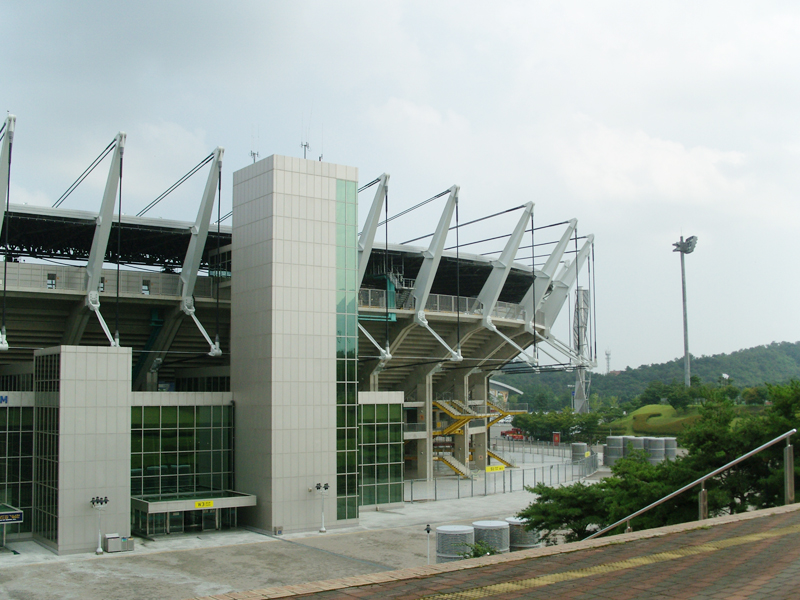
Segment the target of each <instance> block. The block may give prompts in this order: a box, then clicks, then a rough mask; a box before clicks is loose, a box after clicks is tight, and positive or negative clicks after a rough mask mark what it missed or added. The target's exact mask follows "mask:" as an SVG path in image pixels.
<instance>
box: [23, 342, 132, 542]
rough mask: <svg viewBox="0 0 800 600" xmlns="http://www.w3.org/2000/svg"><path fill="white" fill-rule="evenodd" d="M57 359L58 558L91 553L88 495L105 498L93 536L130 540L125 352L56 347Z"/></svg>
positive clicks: (92, 517)
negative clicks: (58, 361)
mask: <svg viewBox="0 0 800 600" xmlns="http://www.w3.org/2000/svg"><path fill="white" fill-rule="evenodd" d="M52 350H56V351H58V350H59V349H58V348H56V349H52ZM47 351H48V350H45V351H44V352H47ZM38 352H41V351H37V353H38ZM60 355H61V381H60V391H59V420H60V422H59V453H58V479H59V495H58V511H59V514H58V551H59V553H60V554H65V553H72V552H88V551H91V550H92V549H94V548H96V547H97V532H98V515H97V511H96V510H94V509H93V508H92V507H91V504H90V503H89V501H90V500H91V498H93V497H94V496H103V497H105V496H107V497H108V499H109V503H108V506H107V507H106V508H105V509H104V510H103V514H102V522H101V529H102V530H103V531H104V532H105V533H118V534H119V535H121V536H129V535H130V461H131V454H130V447H131V408H130V406H131V397H130V396H131V391H130V389H131V349H130V348H111V347H86V346H61V348H60Z"/></svg>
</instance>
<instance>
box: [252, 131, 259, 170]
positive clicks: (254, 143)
mask: <svg viewBox="0 0 800 600" xmlns="http://www.w3.org/2000/svg"><path fill="white" fill-rule="evenodd" d="M258 137H259V136H258V126H257V125H256V133H255V135H251V136H250V147H251V148H252V149H251V150H250V158H252V159H253V162H254V163H255V162H256V159H257V158H258V150H256V148H257V147H258Z"/></svg>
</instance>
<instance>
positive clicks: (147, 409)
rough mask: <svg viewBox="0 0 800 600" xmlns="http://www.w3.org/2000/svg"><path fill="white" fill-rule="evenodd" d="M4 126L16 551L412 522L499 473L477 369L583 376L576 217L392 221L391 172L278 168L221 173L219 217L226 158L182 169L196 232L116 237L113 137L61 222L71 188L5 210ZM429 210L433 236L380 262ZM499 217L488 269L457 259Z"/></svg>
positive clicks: (3, 344)
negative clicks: (450, 483)
mask: <svg viewBox="0 0 800 600" xmlns="http://www.w3.org/2000/svg"><path fill="white" fill-rule="evenodd" d="M15 123H16V118H15V117H14V116H11V115H10V116H9V117H8V118H7V119H6V121H5V124H4V125H3V130H2V133H0V135H2V136H3V137H2V149H1V152H0V181H2V187H3V198H2V200H3V202H2V205H3V207H4V211H3V215H2V232H0V243H2V244H3V245H4V247H5V250H4V256H5V261H4V263H3V276H2V287H3V290H2V293H3V300H2V302H3V308H2V333H1V334H0V453H2V455H0V461H2V463H1V464H0V473H2V474H3V477H4V479H3V482H2V485H0V495H2V498H0V502H1V503H3V504H5V505H6V507H5V508H7V509H8V510H7V511H6V512H7V514H8V515H9V517H8V518H7V519H6V523H7V524H6V525H4V527H5V529H6V530H7V534H8V536H9V537H10V538H19V539H24V538H32V539H34V540H36V541H37V542H39V543H41V544H42V545H44V546H46V547H48V548H51V549H52V550H53V551H55V552H57V553H59V554H63V553H73V552H87V551H92V550H94V549H95V547H96V546H97V545H98V523H99V524H100V529H102V530H103V531H106V532H110V531H113V532H117V533H119V534H120V535H121V536H123V537H128V536H130V535H132V534H135V535H142V536H146V537H152V536H157V535H162V534H168V533H177V532H192V531H204V530H213V529H222V528H229V527H241V526H246V527H250V528H253V529H255V530H259V531H265V532H269V533H271V534H281V533H284V532H291V531H304V530H313V529H318V528H320V524H321V523H320V519H321V517H322V515H325V517H327V526H328V527H337V526H343V525H347V524H353V523H355V522H357V519H358V513H359V509H360V508H361V507H364V506H374V505H391V504H393V503H398V502H402V501H403V482H404V480H406V479H408V478H422V479H430V478H433V477H436V476H440V475H442V476H443V475H445V474H446V475H449V476H451V477H470V476H471V474H472V473H473V472H474V471H475V470H484V469H485V468H486V467H487V466H489V465H490V464H496V463H498V462H499V463H503V462H504V458H503V457H502V456H501V455H499V454H497V453H495V452H492V450H491V448H490V447H489V443H488V435H489V428H490V427H491V425H492V424H493V423H496V422H497V421H499V420H500V419H502V418H504V417H506V416H508V415H511V414H515V412H517V411H518V410H522V409H524V407H520V406H514V405H510V404H508V403H506V402H505V401H503V400H502V398H497V397H495V396H494V395H493V394H491V393H490V384H489V380H490V378H491V376H492V375H493V374H495V373H497V372H498V371H500V370H502V369H504V368H508V366H509V365H510V364H513V365H517V366H516V367H515V368H519V366H520V365H521V366H522V367H524V368H525V369H529V370H532V371H537V370H543V369H566V370H573V369H574V370H576V371H577V375H578V381H582V379H581V378H582V377H585V372H586V370H587V369H591V368H592V367H593V366H594V365H595V360H596V348H594V341H593V340H594V336H593V333H592V327H593V322H594V315H593V309H592V307H591V298H592V296H593V294H591V293H590V292H591V291H593V287H592V286H593V274H594V270H593V268H592V260H593V237H592V236H591V235H586V236H583V237H582V236H579V235H578V233H577V221H576V220H575V219H567V220H564V221H562V222H559V223H547V224H538V223H535V222H534V216H533V215H534V212H533V211H534V206H533V204H532V203H527V204H524V205H521V206H518V207H515V208H513V209H508V210H504V211H502V212H501V213H496V214H492V215H486V216H484V217H481V218H480V219H473V220H472V221H468V222H465V223H459V220H458V197H459V193H460V189H459V187H458V186H456V185H454V186H452V187H451V188H449V189H447V190H443V191H441V192H439V193H437V194H436V195H434V196H432V197H431V198H430V199H428V200H425V201H424V202H422V203H420V204H417V205H415V206H412V207H411V208H408V209H405V210H404V211H402V212H401V213H398V214H396V215H389V214H388V211H387V209H386V206H387V202H386V198H387V195H388V189H389V184H390V177H389V175H388V174H382V175H380V176H379V177H377V178H375V179H373V180H371V181H370V182H369V183H367V184H365V185H361V186H360V187H359V175H358V170H357V169H356V168H355V167H352V166H343V165H335V164H331V163H326V162H322V161H314V160H306V159H301V158H293V157H286V156H279V155H273V156H270V157H268V158H265V159H263V160H260V161H257V162H254V163H253V164H251V165H248V166H247V167H245V168H243V169H240V170H238V171H236V172H235V173H233V189H232V190H226V191H225V193H226V194H232V202H233V210H232V211H231V213H230V214H229V215H221V214H220V211H219V202H218V201H216V200H217V198H218V195H219V194H220V193H222V184H221V172H222V165H223V155H224V151H223V149H222V148H217V149H216V150H215V151H214V152H212V153H211V154H210V155H209V156H208V157H206V159H204V161H203V162H201V163H200V164H199V165H198V166H197V167H196V168H195V169H194V170H193V172H190V173H189V174H187V175H188V176H191V175H192V174H193V173H194V172H199V171H202V170H204V169H205V168H206V167H207V171H208V175H207V180H206V185H205V188H204V192H203V195H202V197H201V198H199V203H198V207H197V211H196V212H197V215H196V218H195V219H194V221H191V222H190V221H187V222H180V221H170V220H165V219H160V218H150V217H147V216H145V215H144V214H143V213H144V212H146V211H144V210H143V211H141V213H140V215H137V216H130V215H126V214H124V213H123V210H122V206H121V203H122V193H121V181H122V173H123V169H122V162H123V159H124V148H125V141H126V136H125V134H124V133H120V134H118V135H117V136H116V137H115V138H114V141H113V142H112V143H111V144H109V146H108V147H107V148H106V149H105V150H104V151H103V153H102V154H101V155H100V156H98V159H96V160H95V161H94V162H93V163H92V165H90V168H89V169H87V171H86V172H91V170H92V169H94V168H95V167H96V166H97V165H98V164H100V163H101V162H102V164H103V165H104V168H108V177H107V181H106V186H105V191H104V194H103V196H102V198H101V199H99V202H98V210H97V212H90V211H78V210H70V209H66V208H61V207H60V206H59V205H60V203H61V202H63V200H64V199H65V198H66V197H67V196H68V195H69V193H70V189H74V187H73V186H77V185H79V184H80V182H81V181H82V179H81V178H80V177H79V179H78V180H76V182H75V184H73V186H70V189H68V190H67V192H65V196H63V197H62V198H60V199H59V201H57V202H56V205H55V206H54V207H40V206H28V205H18V204H14V203H13V202H12V200H13V199H11V198H9V197H8V190H9V189H10V187H9V183H8V182H9V181H10V180H11V179H12V178H13V168H12V167H13V163H12V152H13V137H14V133H15ZM106 157H108V159H107V160H106V161H105V162H103V159H104V158H106ZM86 172H84V175H82V176H81V177H85V174H86ZM184 177H186V176H184ZM182 179H183V178H182ZM178 183H180V180H179V182H178ZM169 191H170V190H168V191H167V192H165V194H164V195H166V193H168V192H169ZM229 197H230V196H229ZM158 200H159V199H156V201H154V202H156V203H157V201H158ZM434 203H435V204H434ZM425 204H431V205H432V206H436V207H437V210H439V209H440V210H441V212H440V217H439V219H438V222H437V223H436V226H435V229H434V230H433V231H432V232H431V233H430V234H429V235H427V236H424V237H422V238H417V239H412V240H408V241H405V242H396V241H392V242H390V241H389V232H390V224H391V223H392V222H393V221H394V220H395V219H396V218H398V217H400V216H402V215H404V214H407V213H408V212H410V211H413V210H415V209H417V208H418V207H421V206H422V205H425ZM215 208H216V214H215ZM190 212H192V213H194V210H191V211H190ZM360 212H361V213H363V214H365V215H366V218H365V219H362V220H360V219H359V213H360ZM509 218H510V219H513V220H514V222H513V223H512V226H510V227H508V228H507V230H506V231H505V233H504V234H502V235H499V236H493V237H492V238H491V240H488V241H493V242H494V244H495V246H497V249H496V250H493V251H490V252H483V253H476V252H473V249H474V248H475V246H476V245H477V242H475V241H471V242H464V243H461V241H460V240H459V232H460V231H462V229H464V230H465V231H466V229H465V228H468V227H469V226H470V225H473V224H475V223H477V222H479V221H480V222H484V221H488V220H489V219H506V220H508V219H509ZM228 219H230V221H228ZM227 222H230V223H231V224H230V225H227V224H226V223H227ZM362 222H363V225H362V226H361V227H359V225H360V224H361V223H362ZM359 229H361V230H360V231H359ZM391 234H392V236H393V238H394V237H395V236H402V235H403V233H402V229H401V228H399V227H394V226H392V227H391ZM381 237H383V239H380V238H381ZM480 241H482V242H484V243H485V242H487V240H480ZM471 244H474V245H471ZM484 247H485V246H484ZM562 313H564V314H566V315H567V317H568V319H569V320H570V323H571V324H570V326H569V331H570V335H569V336H568V337H569V339H567V340H566V341H565V340H560V339H558V337H557V336H556V335H555V333H554V331H553V327H554V325H555V323H556V319H557V318H558V317H559V315H560V314H562ZM575 408H576V410H585V389H583V386H581V385H578V386H576V394H575ZM325 517H322V518H325ZM325 524H326V523H325V522H323V523H322V527H323V529H324V527H325Z"/></svg>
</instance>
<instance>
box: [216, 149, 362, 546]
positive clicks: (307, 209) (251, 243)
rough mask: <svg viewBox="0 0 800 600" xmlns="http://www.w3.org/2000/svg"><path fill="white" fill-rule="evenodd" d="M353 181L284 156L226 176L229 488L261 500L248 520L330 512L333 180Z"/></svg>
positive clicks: (303, 523)
mask: <svg viewBox="0 0 800 600" xmlns="http://www.w3.org/2000/svg"><path fill="white" fill-rule="evenodd" d="M357 178H358V173H357V170H356V169H355V168H353V167H344V166H340V165H332V164H328V163H323V162H317V161H311V160H304V159H298V158H289V157H282V156H271V157H269V158H266V159H264V160H262V161H259V162H257V163H255V164H253V165H250V166H249V167H246V168H244V169H242V170H240V171H237V172H236V173H234V188H233V207H234V214H233V230H234V235H233V272H234V276H233V301H232V306H231V312H232V322H233V326H232V334H231V338H232V339H231V347H232V358H231V365H232V367H231V389H232V390H233V397H234V401H235V402H236V487H237V489H238V490H240V491H243V492H248V493H253V494H256V495H257V496H258V506H257V507H255V508H254V509H252V510H250V511H249V512H244V511H243V513H242V515H241V521H243V522H245V523H248V524H250V525H252V526H254V527H258V528H262V529H266V530H272V529H273V527H282V528H283V530H284V531H297V530H304V529H311V528H315V527H318V526H319V523H320V511H321V504H322V502H324V503H325V514H326V518H327V519H329V521H330V523H332V522H333V519H334V516H335V515H336V186H337V179H338V180H348V181H353V182H355V181H357ZM316 483H328V484H329V486H330V491H329V493H328V495H327V496H324V497H321V496H319V495H318V494H317V493H316V491H315V492H309V491H308V489H309V487H313V486H314V485H315V484H316Z"/></svg>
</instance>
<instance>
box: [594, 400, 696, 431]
mask: <svg viewBox="0 0 800 600" xmlns="http://www.w3.org/2000/svg"><path fill="white" fill-rule="evenodd" d="M699 418H700V414H699V412H698V410H697V407H696V406H690V407H689V408H687V409H686V410H685V411H682V412H680V413H678V412H677V411H676V410H675V409H674V408H672V407H671V406H670V405H668V404H648V405H647V406H643V407H641V408H639V409H637V410H635V411H633V412H632V413H631V414H629V415H627V416H625V417H623V418H621V419H617V420H616V421H613V422H612V423H610V424H609V427H611V429H612V430H613V432H614V435H669V436H673V435H677V434H679V433H680V432H681V431H683V428H684V426H685V425H688V424H689V423H692V422H694V421H696V420H697V419H699Z"/></svg>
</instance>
